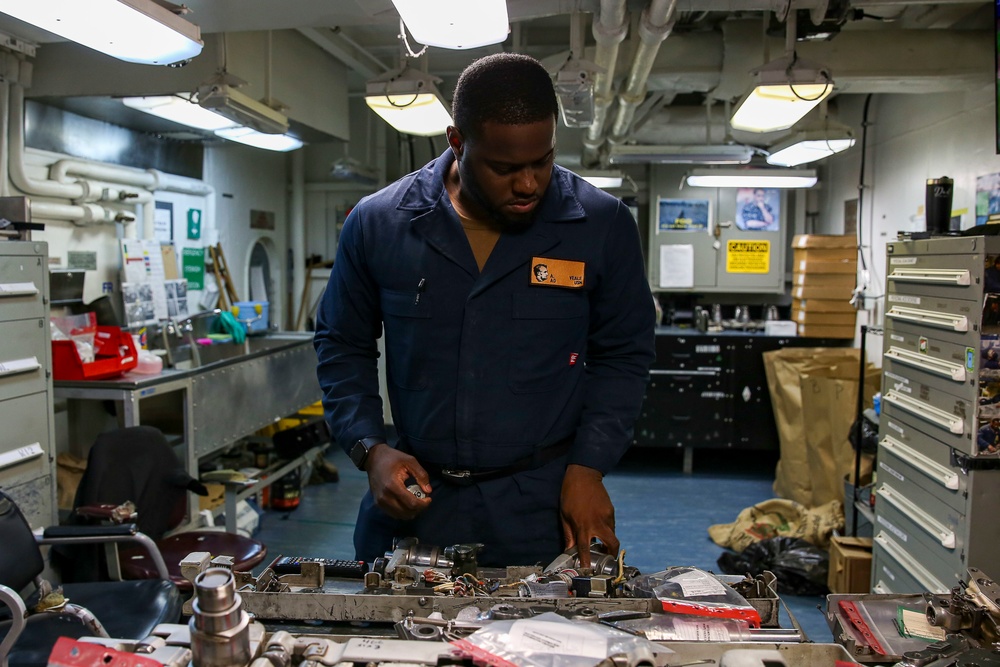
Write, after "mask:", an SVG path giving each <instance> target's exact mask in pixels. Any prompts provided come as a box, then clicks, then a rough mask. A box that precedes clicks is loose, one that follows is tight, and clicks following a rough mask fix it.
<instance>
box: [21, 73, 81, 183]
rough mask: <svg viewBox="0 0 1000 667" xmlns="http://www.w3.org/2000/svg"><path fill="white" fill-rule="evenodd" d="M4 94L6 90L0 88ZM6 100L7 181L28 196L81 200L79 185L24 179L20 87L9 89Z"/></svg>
mask: <svg viewBox="0 0 1000 667" xmlns="http://www.w3.org/2000/svg"><path fill="white" fill-rule="evenodd" d="M4 90H5V91H6V90H7V89H6V87H4ZM9 90H10V95H9V97H8V100H7V101H8V102H9V104H8V105H7V106H8V108H9V109H10V120H9V125H8V126H7V140H8V143H9V144H10V159H9V160H8V162H9V167H10V180H11V183H13V184H14V187H15V188H17V189H18V190H20V191H21V192H23V193H25V194H29V195H39V196H42V197H55V198H58V199H69V200H71V201H76V200H80V199H83V197H84V195H86V194H87V189H86V188H85V187H84V186H83V185H82V184H80V183H55V182H53V181H38V180H34V179H32V178H29V177H28V174H27V173H26V172H25V170H24V88H22V87H21V85H20V84H17V83H15V84H12V85H11V86H10V89H9Z"/></svg>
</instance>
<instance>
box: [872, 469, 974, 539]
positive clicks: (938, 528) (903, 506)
mask: <svg viewBox="0 0 1000 667" xmlns="http://www.w3.org/2000/svg"><path fill="white" fill-rule="evenodd" d="M875 493H876V494H877V495H878V496H879V497H880V498H882V499H883V500H885V501H886V502H888V503H889V504H890V505H892V506H893V507H895V508H896V509H897V510H899V511H900V512H902V513H903V514H904V515H905V516H906V518H908V519H909V520H910V521H912V522H913V523H915V524H917V526H919V527H920V528H921V530H923V531H924V532H925V533H927V534H928V535H930V536H931V537H933V538H934V539H935V540H937V541H938V542H940V543H941V546H943V547H944V548H945V549H954V548H955V533H954V531H951V530H949V529H948V526H946V525H944V524H943V523H941V522H940V521H938V520H937V519H935V518H934V517H932V516H931V515H930V514H928V513H927V512H925V511H923V510H922V509H920V508H919V507H918V506H917V505H916V504H915V503H914V502H913V501H912V500H910V499H909V498H907V497H906V496H904V495H903V494H901V493H900V492H899V491H896V490H895V489H893V488H892V487H891V486H889V485H888V484H886V483H885V482H882V484H881V485H880V486H879V487H878V489H876V491H875Z"/></svg>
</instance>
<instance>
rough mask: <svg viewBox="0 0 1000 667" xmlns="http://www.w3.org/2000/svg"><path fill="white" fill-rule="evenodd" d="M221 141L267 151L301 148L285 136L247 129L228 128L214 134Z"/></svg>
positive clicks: (293, 139)
mask: <svg viewBox="0 0 1000 667" xmlns="http://www.w3.org/2000/svg"><path fill="white" fill-rule="evenodd" d="M215 134H216V135H217V136H220V137H222V138H223V139H229V140H230V141H236V142H239V143H241V144H246V145H247V146H253V147H254V148H263V149H264V150H269V151H282V152H286V151H294V150H295V149H296V148H302V145H303V143H302V141H301V140H299V139H296V138H295V137H293V136H290V135H287V134H265V133H263V132H258V131H256V130H254V129H252V128H249V127H229V128H226V129H224V130H218V131H216V133H215Z"/></svg>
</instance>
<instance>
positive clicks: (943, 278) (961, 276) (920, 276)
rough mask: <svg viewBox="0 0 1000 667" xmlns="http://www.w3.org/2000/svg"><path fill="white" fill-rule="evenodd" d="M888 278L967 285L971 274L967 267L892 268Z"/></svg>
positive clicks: (902, 281)
mask: <svg viewBox="0 0 1000 667" xmlns="http://www.w3.org/2000/svg"><path fill="white" fill-rule="evenodd" d="M889 280H896V281H898V282H901V283H937V284H939V285H957V286H959V287H968V286H969V285H970V284H971V282H972V281H971V276H970V274H969V270H968V269H893V270H892V272H891V273H890V274H889Z"/></svg>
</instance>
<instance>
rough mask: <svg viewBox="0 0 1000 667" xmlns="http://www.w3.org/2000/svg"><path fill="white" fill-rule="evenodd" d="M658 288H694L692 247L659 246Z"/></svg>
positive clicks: (671, 244)
mask: <svg viewBox="0 0 1000 667" xmlns="http://www.w3.org/2000/svg"><path fill="white" fill-rule="evenodd" d="M659 286H660V287H687V288H690V287H694V246H693V245H680V244H673V243H669V244H665V245H661V246H660V285H659Z"/></svg>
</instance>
